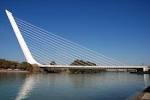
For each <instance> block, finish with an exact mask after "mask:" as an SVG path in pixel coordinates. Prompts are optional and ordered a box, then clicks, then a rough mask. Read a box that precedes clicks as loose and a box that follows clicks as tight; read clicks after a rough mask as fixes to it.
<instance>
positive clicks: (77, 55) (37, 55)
mask: <svg viewBox="0 0 150 100" xmlns="http://www.w3.org/2000/svg"><path fill="white" fill-rule="evenodd" d="M6 14H7V16H8V19H9V21H10V23H11V26H12V28H13V30H14V32H15V35H16V37H17V40H18V42H19V44H20V47H21V49H22V51H23V53H24V55H25V58H26V60H27V62H28V63H30V64H37V65H39V66H40V67H57V68H143V69H144V70H145V71H146V70H148V66H129V65H125V64H124V63H122V62H120V61H118V60H115V59H113V58H110V57H107V56H105V55H103V54H101V53H98V52H95V51H93V50H91V49H88V48H86V47H84V46H81V45H79V44H77V43H74V42H72V41H69V40H67V39H65V38H63V37H60V36H58V35H55V34H53V33H51V32H48V31H46V30H44V29H42V28H40V27H37V26H35V25H32V24H31V23H29V22H26V21H24V20H21V19H19V18H17V17H15V16H13V15H12V13H11V12H9V11H8V10H6ZM75 60H82V61H86V62H87V63H91V62H92V63H94V64H96V65H95V66H75V65H70V64H71V63H72V62H73V61H75ZM50 61H55V62H56V63H57V64H56V65H50V64H49V63H50ZM82 63H83V62H80V64H81V65H82Z"/></svg>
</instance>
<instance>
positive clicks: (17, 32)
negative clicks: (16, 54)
mask: <svg viewBox="0 0 150 100" xmlns="http://www.w3.org/2000/svg"><path fill="white" fill-rule="evenodd" d="M6 14H7V16H8V19H9V21H10V23H11V26H12V28H13V30H14V32H15V35H16V37H17V40H18V42H19V44H20V47H21V49H22V51H23V53H24V55H25V58H26V60H27V62H28V63H30V64H37V65H39V66H40V67H57V68H124V69H125V68H143V70H144V71H148V66H70V65H43V64H40V63H39V62H37V61H36V60H35V59H34V58H33V56H32V54H31V52H30V50H29V48H28V46H27V44H26V42H25V40H24V38H23V36H22V34H21V31H20V30H19V28H18V26H17V24H16V22H15V19H14V17H13V16H12V13H11V12H9V11H8V10H6Z"/></svg>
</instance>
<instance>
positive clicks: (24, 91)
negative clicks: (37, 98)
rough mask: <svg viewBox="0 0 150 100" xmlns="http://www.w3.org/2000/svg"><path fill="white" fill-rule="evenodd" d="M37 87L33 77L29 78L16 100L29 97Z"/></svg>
mask: <svg viewBox="0 0 150 100" xmlns="http://www.w3.org/2000/svg"><path fill="white" fill-rule="evenodd" d="M34 85H35V79H34V77H33V76H32V75H29V76H27V78H26V79H25V82H24V84H23V85H22V88H21V89H20V91H19V93H18V95H17V97H16V99H15V100H22V99H25V98H27V97H28V95H29V93H31V91H32V89H33V87H34Z"/></svg>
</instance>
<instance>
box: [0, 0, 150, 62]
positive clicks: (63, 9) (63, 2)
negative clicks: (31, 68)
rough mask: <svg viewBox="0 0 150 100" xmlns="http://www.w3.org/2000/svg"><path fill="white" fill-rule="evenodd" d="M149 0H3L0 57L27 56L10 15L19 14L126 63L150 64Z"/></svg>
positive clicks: (11, 58)
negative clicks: (19, 42)
mask: <svg viewBox="0 0 150 100" xmlns="http://www.w3.org/2000/svg"><path fill="white" fill-rule="evenodd" d="M149 5H150V1H149V0H45V1H44V0H13V1H12V0H1V1H0V46H1V47H0V58H5V59H10V60H16V61H23V60H24V56H23V53H22V51H21V49H20V47H19V45H18V42H17V40H16V37H15V34H14V32H13V30H12V28H11V26H10V23H9V21H8V19H7V17H6V14H5V9H8V10H10V11H11V12H12V13H13V14H14V15H15V16H17V17H18V18H20V19H23V20H26V21H28V22H30V23H32V24H34V25H36V26H39V27H41V28H44V29H46V30H48V31H50V32H52V33H54V34H57V35H59V36H62V37H64V38H67V39H69V40H71V41H74V42H76V43H78V44H81V45H84V46H86V47H88V48H90V49H92V50H95V51H97V52H99V53H103V54H104V55H106V56H109V57H112V58H115V59H117V60H119V61H121V62H124V63H126V64H142V63H144V64H150V46H149V44H150V6H149Z"/></svg>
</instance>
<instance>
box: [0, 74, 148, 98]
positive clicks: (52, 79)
mask: <svg viewBox="0 0 150 100" xmlns="http://www.w3.org/2000/svg"><path fill="white" fill-rule="evenodd" d="M149 83H150V78H149V75H142V74H140V75H138V74H130V73H126V72H102V73H98V74H25V73H0V100H126V99H128V98H129V97H130V96H132V95H134V94H136V93H138V92H140V91H142V90H143V89H144V88H145V87H146V86H148V85H149Z"/></svg>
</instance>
